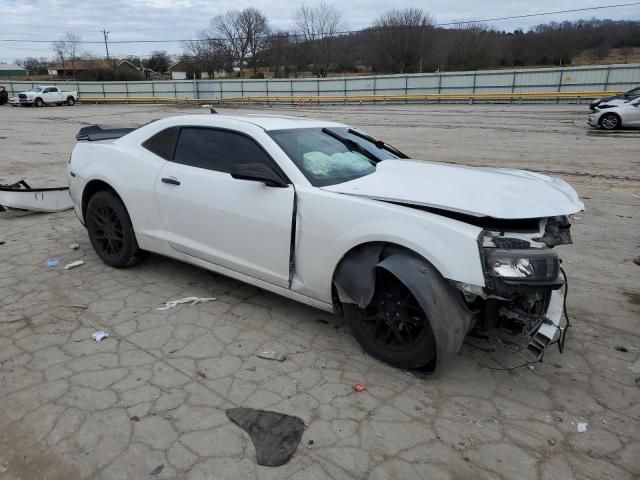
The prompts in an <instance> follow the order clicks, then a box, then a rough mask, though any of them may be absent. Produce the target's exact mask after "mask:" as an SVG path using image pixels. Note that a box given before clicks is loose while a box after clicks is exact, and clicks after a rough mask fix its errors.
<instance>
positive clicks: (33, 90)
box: [31, 87, 43, 92]
mask: <svg viewBox="0 0 640 480" xmlns="http://www.w3.org/2000/svg"><path fill="white" fill-rule="evenodd" d="M42 90H43V88H42V87H34V88H32V89H31V91H32V92H41V91H42Z"/></svg>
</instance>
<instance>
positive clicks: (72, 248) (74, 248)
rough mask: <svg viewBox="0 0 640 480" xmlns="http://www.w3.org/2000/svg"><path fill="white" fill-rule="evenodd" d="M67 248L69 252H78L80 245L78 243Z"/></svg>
mask: <svg viewBox="0 0 640 480" xmlns="http://www.w3.org/2000/svg"><path fill="white" fill-rule="evenodd" d="M69 248H70V249H71V250H78V249H79V248H80V244H79V243H72V244H70V245H69Z"/></svg>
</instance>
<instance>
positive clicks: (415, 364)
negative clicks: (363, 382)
mask: <svg viewBox="0 0 640 480" xmlns="http://www.w3.org/2000/svg"><path fill="white" fill-rule="evenodd" d="M343 310H344V314H345V318H346V319H347V322H348V323H349V324H350V326H351V331H352V333H353V336H354V337H355V338H356V340H358V342H359V343H360V345H362V347H363V348H364V349H365V351H366V352H367V353H369V354H370V355H371V356H373V357H375V358H377V359H379V360H382V361H383V362H385V363H388V364H389V365H393V366H394V367H398V368H403V369H416V368H420V367H424V366H426V365H428V364H429V363H431V362H432V361H433V360H434V359H435V357H436V343H435V339H434V336H433V330H432V329H431V325H430V323H429V319H428V318H427V315H426V313H425V312H424V310H423V309H422V307H421V306H420V304H419V303H418V301H417V300H416V298H415V297H414V296H413V294H412V293H411V292H410V291H409V289H408V288H407V287H406V286H405V285H404V284H403V283H402V282H401V281H400V280H399V279H398V278H396V277H395V276H394V275H392V274H391V273H389V272H387V271H385V270H378V273H377V275H376V288H375V293H374V296H373V298H372V299H371V302H370V303H369V305H368V306H367V307H366V308H359V307H358V305H355V304H350V303H345V304H343Z"/></svg>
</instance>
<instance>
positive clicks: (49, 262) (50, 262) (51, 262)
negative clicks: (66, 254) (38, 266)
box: [47, 258, 60, 268]
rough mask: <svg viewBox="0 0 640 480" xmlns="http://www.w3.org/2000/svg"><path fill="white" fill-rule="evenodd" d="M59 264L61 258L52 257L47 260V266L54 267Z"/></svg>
mask: <svg viewBox="0 0 640 480" xmlns="http://www.w3.org/2000/svg"><path fill="white" fill-rule="evenodd" d="M58 265H60V259H59V258H50V259H49V260H47V267H48V268H54V267H57V266H58Z"/></svg>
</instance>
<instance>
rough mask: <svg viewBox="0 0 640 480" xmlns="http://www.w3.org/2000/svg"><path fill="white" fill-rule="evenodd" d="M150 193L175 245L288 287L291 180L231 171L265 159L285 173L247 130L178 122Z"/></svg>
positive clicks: (272, 166) (291, 208)
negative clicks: (279, 182)
mask: <svg viewBox="0 0 640 480" xmlns="http://www.w3.org/2000/svg"><path fill="white" fill-rule="evenodd" d="M168 160H169V161H167V162H166V163H165V165H164V166H163V167H162V169H161V171H160V173H159V175H158V178H157V180H156V187H155V194H156V200H157V204H158V207H159V211H160V215H161V217H162V221H163V224H164V227H165V231H166V239H167V242H168V243H169V245H170V247H171V248H173V249H174V250H176V251H178V252H181V253H184V254H187V255H190V256H193V257H196V258H199V259H202V260H205V261H207V262H210V263H213V264H216V265H220V266H222V267H225V268H228V269H231V270H234V271H236V272H240V273H243V274H245V275H249V276H252V277H254V278H258V279H261V280H264V281H266V282H269V283H272V284H275V285H278V286H281V287H285V288H286V287H288V278H289V254H290V245H291V228H292V215H293V201H294V188H293V185H290V184H289V185H287V186H286V187H285V188H278V187H270V186H267V185H265V184H264V183H262V182H258V181H250V180H240V179H235V178H232V177H231V175H230V173H229V172H230V171H231V168H232V167H233V166H234V165H236V164H244V163H264V164H266V165H267V166H268V167H269V168H271V169H273V170H275V171H276V172H278V173H280V174H281V175H282V176H283V179H286V177H285V176H284V174H282V173H281V171H280V169H279V167H278V166H277V164H275V162H274V161H273V160H272V158H271V157H270V156H269V155H268V154H267V153H266V151H265V150H264V149H263V148H262V147H261V146H260V145H259V144H258V142H256V140H254V139H253V138H252V137H250V136H248V135H245V134H243V133H241V132H237V131H232V130H224V129H219V128H209V127H206V128H204V127H189V126H186V127H180V131H179V134H178V138H177V142H176V146H175V150H174V153H173V156H172V158H169V159H168Z"/></svg>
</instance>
